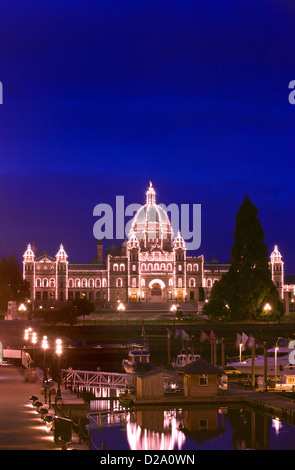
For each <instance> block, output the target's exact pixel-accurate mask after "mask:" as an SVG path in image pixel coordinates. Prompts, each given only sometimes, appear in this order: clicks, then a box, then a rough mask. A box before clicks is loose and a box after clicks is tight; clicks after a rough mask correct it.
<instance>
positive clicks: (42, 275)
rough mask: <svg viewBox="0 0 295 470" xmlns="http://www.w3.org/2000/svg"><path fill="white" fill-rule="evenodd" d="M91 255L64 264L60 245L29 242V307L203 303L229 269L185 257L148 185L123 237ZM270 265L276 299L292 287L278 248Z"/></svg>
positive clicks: (99, 245) (26, 266)
mask: <svg viewBox="0 0 295 470" xmlns="http://www.w3.org/2000/svg"><path fill="white" fill-rule="evenodd" d="M96 248H97V252H96V257H95V258H94V259H92V260H91V261H90V262H89V263H88V264H76V263H69V261H68V255H67V253H66V251H65V249H64V247H63V245H60V248H59V250H58V252H57V254H56V256H55V257H53V256H51V255H49V254H48V253H46V252H45V251H43V252H42V253H40V254H39V255H36V253H35V250H34V249H33V247H32V246H31V245H30V244H29V245H28V246H27V250H26V251H25V253H24V255H23V278H24V279H25V280H26V281H28V282H29V285H30V301H31V303H32V305H33V306H34V308H38V307H44V308H46V307H51V306H58V305H61V304H63V303H65V302H67V301H71V300H74V299H78V298H81V297H86V298H87V299H89V300H90V301H91V302H94V303H96V304H97V305H105V306H107V305H109V306H113V307H115V306H116V305H117V303H118V302H122V303H123V304H127V303H128V302H171V303H172V302H175V301H177V302H184V301H188V302H191V303H194V304H197V303H198V302H203V301H204V300H206V299H208V298H209V296H210V290H211V288H212V286H213V284H214V282H216V281H218V280H219V279H220V278H221V276H222V275H223V274H224V273H225V272H227V271H228V269H229V267H230V262H226V263H219V262H218V261H217V260H216V259H213V260H212V261H207V262H205V260H204V256H203V255H200V256H197V257H193V256H190V255H189V254H188V253H187V249H186V244H185V241H184V239H183V237H182V235H181V233H180V232H178V234H177V235H176V236H175V237H173V231H172V227H171V223H170V220H169V217H168V214H167V212H165V210H164V209H163V208H162V207H160V206H159V205H157V204H156V193H155V190H154V188H153V186H152V185H151V184H150V187H149V188H148V190H147V192H146V203H145V205H144V206H142V207H141V208H140V209H139V211H138V212H137V213H136V215H135V217H134V218H133V221H132V225H131V230H130V233H129V237H128V239H127V240H124V241H122V242H121V243H120V244H119V246H115V245H111V246H110V247H109V248H108V249H107V250H106V252H105V254H104V253H103V244H102V242H101V241H98V242H97V246H96ZM270 269H271V272H272V278H273V282H274V283H275V285H276V287H277V289H278V291H279V294H280V297H281V298H282V299H283V298H284V296H285V292H289V294H288V295H289V297H290V299H293V298H295V285H286V284H285V281H284V263H283V261H282V256H281V254H280V253H279V251H278V248H277V246H276V247H275V249H274V251H273V253H272V254H271V257H270Z"/></svg>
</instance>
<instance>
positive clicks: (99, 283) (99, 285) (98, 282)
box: [95, 279, 101, 287]
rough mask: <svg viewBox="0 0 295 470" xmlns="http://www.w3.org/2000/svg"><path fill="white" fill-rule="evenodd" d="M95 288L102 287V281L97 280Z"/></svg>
mask: <svg viewBox="0 0 295 470" xmlns="http://www.w3.org/2000/svg"><path fill="white" fill-rule="evenodd" d="M95 287H101V280H100V279H96V281H95Z"/></svg>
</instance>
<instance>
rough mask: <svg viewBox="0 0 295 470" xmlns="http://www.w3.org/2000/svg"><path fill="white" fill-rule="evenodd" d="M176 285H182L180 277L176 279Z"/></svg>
mask: <svg viewBox="0 0 295 470" xmlns="http://www.w3.org/2000/svg"><path fill="white" fill-rule="evenodd" d="M177 285H178V287H182V279H181V278H179V279H178V281H177Z"/></svg>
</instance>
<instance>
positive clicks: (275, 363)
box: [225, 338, 294, 377]
mask: <svg viewBox="0 0 295 470" xmlns="http://www.w3.org/2000/svg"><path fill="white" fill-rule="evenodd" d="M292 351H294V342H292V341H290V342H288V340H287V339H286V338H278V341H277V343H276V346H275V347H273V348H270V349H268V350H267V374H268V375H270V376H275V375H276V376H278V377H281V376H283V375H284V374H285V367H286V366H288V364H289V354H290V353H291V352H292ZM227 368H234V369H236V370H238V371H239V372H240V373H241V374H245V375H252V357H248V358H245V359H244V360H242V361H233V362H228V363H227V364H226V367H225V371H226V370H227ZM255 375H260V376H261V375H262V376H263V375H264V355H263V354H262V355H260V356H257V357H255Z"/></svg>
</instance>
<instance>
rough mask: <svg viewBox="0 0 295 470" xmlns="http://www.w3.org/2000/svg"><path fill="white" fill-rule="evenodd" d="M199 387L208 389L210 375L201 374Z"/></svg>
mask: <svg viewBox="0 0 295 470" xmlns="http://www.w3.org/2000/svg"><path fill="white" fill-rule="evenodd" d="M199 385H200V387H206V386H207V385H208V375H207V374H200V375H199Z"/></svg>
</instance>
